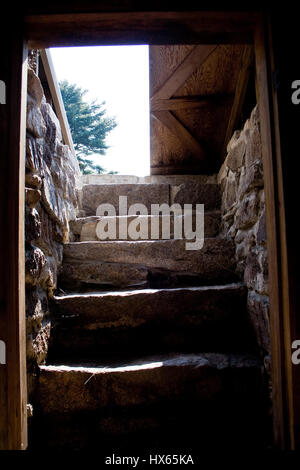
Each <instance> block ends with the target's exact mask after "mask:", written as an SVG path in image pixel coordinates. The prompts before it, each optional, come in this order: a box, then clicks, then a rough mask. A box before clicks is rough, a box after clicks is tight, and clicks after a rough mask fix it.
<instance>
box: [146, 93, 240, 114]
mask: <svg viewBox="0 0 300 470" xmlns="http://www.w3.org/2000/svg"><path fill="white" fill-rule="evenodd" d="M233 97H234V95H232V94H227V95H209V96H185V97H184V98H172V99H165V100H163V99H162V100H151V113H152V112H154V111H177V110H179V109H196V108H202V107H206V106H211V105H212V104H214V103H215V104H228V103H230V102H231V101H232V100H233Z"/></svg>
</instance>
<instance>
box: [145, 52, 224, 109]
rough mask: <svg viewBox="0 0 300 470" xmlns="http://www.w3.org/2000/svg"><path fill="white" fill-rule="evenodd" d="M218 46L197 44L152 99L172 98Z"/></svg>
mask: <svg viewBox="0 0 300 470" xmlns="http://www.w3.org/2000/svg"><path fill="white" fill-rule="evenodd" d="M216 47H217V46H203V45H198V46H195V47H194V48H193V49H192V51H191V52H190V53H189V54H188V55H187V56H186V57H185V59H184V60H183V62H181V64H180V65H179V66H178V67H177V69H176V70H175V71H174V72H173V73H172V75H171V76H170V77H169V78H168V79H167V81H166V82H165V83H164V84H163V85H162V87H161V88H160V89H159V90H158V91H157V92H156V93H154V95H153V96H152V97H151V101H152V100H153V101H156V100H162V99H169V98H171V96H173V95H174V94H175V93H176V91H177V90H178V89H179V88H180V87H181V86H182V85H183V84H184V83H185V82H186V81H187V79H188V78H189V77H190V76H191V75H192V73H193V72H194V71H195V70H196V69H197V68H199V67H200V66H201V65H202V64H203V63H204V62H205V61H206V59H207V58H208V56H209V55H210V54H211V53H212V52H213V51H214V50H215V49H216Z"/></svg>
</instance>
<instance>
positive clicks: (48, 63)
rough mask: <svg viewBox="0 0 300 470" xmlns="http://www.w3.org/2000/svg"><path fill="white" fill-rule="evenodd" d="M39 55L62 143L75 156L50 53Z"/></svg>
mask: <svg viewBox="0 0 300 470" xmlns="http://www.w3.org/2000/svg"><path fill="white" fill-rule="evenodd" d="M40 54H41V59H42V62H43V67H44V70H45V74H46V78H47V82H48V85H49V89H50V93H51V96H52V100H53V104H54V107H55V111H56V114H57V117H58V119H59V122H60V127H61V131H62V136H63V139H64V142H65V144H66V145H68V146H69V148H70V150H71V151H72V152H73V153H74V154H75V150H74V145H73V139H72V135H71V131H70V127H69V123H68V118H67V115H66V111H65V106H64V103H63V99H62V96H61V92H60V88H59V85H58V81H57V78H56V74H55V70H54V65H53V62H52V58H51V54H50V51H49V50H48V49H42V50H41V51H40Z"/></svg>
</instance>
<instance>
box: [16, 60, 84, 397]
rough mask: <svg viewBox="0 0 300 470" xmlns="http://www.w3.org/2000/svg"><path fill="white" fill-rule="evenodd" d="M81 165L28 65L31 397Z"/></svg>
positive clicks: (27, 260)
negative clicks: (63, 137)
mask: <svg viewBox="0 0 300 470" xmlns="http://www.w3.org/2000/svg"><path fill="white" fill-rule="evenodd" d="M79 174H80V171H79V167H78V163H77V159H76V157H75V156H74V155H73V154H72V153H71V151H70V150H69V147H68V146H67V145H64V144H63V141H62V133H61V128H60V124H59V121H58V119H57V117H56V115H55V113H54V111H53V109H52V108H51V106H50V105H49V104H48V103H47V102H46V99H45V96H44V92H43V88H42V86H41V82H40V80H39V78H38V77H37V75H36V74H35V73H34V72H33V70H32V69H30V68H29V70H28V96H27V136H26V175H25V186H26V188H25V196H26V204H25V223H26V226H25V240H26V245H25V270H26V272H25V275H26V278H25V280H26V318H27V362H28V389H29V400H30V395H31V393H32V391H33V389H34V379H35V370H36V366H37V365H38V364H41V363H43V361H44V360H45V358H46V355H47V350H48V340H49V335H50V317H49V308H48V302H49V299H50V298H51V297H52V295H53V291H54V289H55V288H56V281H57V273H58V270H59V268H60V265H61V263H62V256H63V245H62V243H63V242H65V241H68V236H69V221H71V220H74V219H75V217H76V215H77V211H78V189H77V188H78V186H79V184H80V183H79Z"/></svg>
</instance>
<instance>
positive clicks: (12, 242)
mask: <svg viewBox="0 0 300 470" xmlns="http://www.w3.org/2000/svg"><path fill="white" fill-rule="evenodd" d="M16 31H21V28H20V29H17V26H16V22H15V24H14V29H13V30H12V34H11V35H9V34H7V36H6V37H5V41H4V40H2V41H1V49H2V54H1V57H2V59H3V60H2V61H1V62H2V69H1V80H3V81H4V82H5V85H6V103H5V104H1V105H0V106H1V108H0V110H1V111H0V113H1V114H0V117H1V120H0V147H1V148H0V150H1V171H0V188H1V190H0V191H1V194H0V195H1V198H0V199H1V205H0V210H1V220H2V223H3V226H2V230H1V234H0V237H1V240H0V241H1V272H0V276H1V282H0V285H1V288H0V340H2V341H3V342H4V343H5V349H6V363H5V364H0V449H1V450H2V449H3V450H22V449H26V447H27V409H26V408H27V387H26V336H25V333H26V325H25V274H24V173H25V164H24V158H25V137H26V136H25V132H26V96H27V48H26V46H24V43H23V38H22V37H21V36H18V34H17V33H16Z"/></svg>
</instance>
